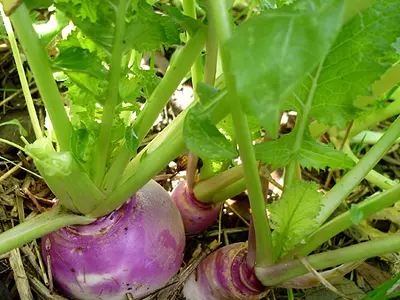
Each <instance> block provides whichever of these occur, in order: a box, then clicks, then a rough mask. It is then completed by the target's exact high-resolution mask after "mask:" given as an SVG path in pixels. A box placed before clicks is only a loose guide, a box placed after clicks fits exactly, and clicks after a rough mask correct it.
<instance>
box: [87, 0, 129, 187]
mask: <svg viewBox="0 0 400 300" xmlns="http://www.w3.org/2000/svg"><path fill="white" fill-rule="evenodd" d="M125 9H126V0H119V3H118V10H117V15H116V24H115V31H114V40H113V49H112V56H111V62H110V71H109V73H108V86H107V93H106V95H107V98H106V102H105V105H104V108H103V117H102V119H101V126H100V133H99V137H98V139H97V141H96V146H95V151H94V153H93V164H92V173H93V182H94V183H95V184H96V185H97V186H101V183H102V181H103V178H104V175H105V170H106V165H107V161H108V151H109V148H110V136H111V128H112V125H113V121H114V117H115V108H116V107H117V104H118V101H119V89H118V86H119V78H120V74H121V62H122V54H123V51H124V42H123V39H124V35H125Z"/></svg>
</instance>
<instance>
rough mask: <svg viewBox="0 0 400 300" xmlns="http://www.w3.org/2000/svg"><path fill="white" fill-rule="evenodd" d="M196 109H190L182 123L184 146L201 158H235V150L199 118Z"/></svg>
mask: <svg viewBox="0 0 400 300" xmlns="http://www.w3.org/2000/svg"><path fill="white" fill-rule="evenodd" d="M196 108H198V107H196V106H194V107H193V108H191V109H190V110H189V111H188V113H187V115H186V117H185V121H184V126H183V137H184V140H185V143H186V146H187V147H188V148H189V149H190V151H192V152H193V153H195V154H197V155H199V156H200V157H202V158H210V159H221V160H222V159H233V158H234V157H236V156H237V151H236V148H235V147H234V146H233V145H232V143H231V142H230V141H228V140H227V139H226V138H225V136H224V135H223V134H222V133H221V132H219V131H218V129H217V127H215V125H213V124H212V123H211V122H210V121H209V120H208V119H206V118H199V117H198V114H197V109H196Z"/></svg>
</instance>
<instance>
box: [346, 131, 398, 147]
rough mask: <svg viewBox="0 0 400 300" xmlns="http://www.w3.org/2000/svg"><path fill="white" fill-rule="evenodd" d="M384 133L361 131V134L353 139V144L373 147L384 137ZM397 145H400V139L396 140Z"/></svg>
mask: <svg viewBox="0 0 400 300" xmlns="http://www.w3.org/2000/svg"><path fill="white" fill-rule="evenodd" d="M382 135H383V132H380V131H368V130H366V131H361V132H360V133H359V134H357V135H356V136H354V137H353V138H352V139H351V141H350V142H351V143H352V144H361V143H362V144H367V145H373V144H376V143H377V142H378V141H379V139H380V138H381V137H382ZM396 143H400V138H398V139H397V140H396Z"/></svg>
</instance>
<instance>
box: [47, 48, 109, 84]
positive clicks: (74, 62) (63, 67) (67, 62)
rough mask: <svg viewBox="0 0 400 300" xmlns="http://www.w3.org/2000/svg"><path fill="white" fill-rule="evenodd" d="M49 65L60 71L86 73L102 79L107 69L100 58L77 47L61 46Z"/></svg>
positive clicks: (105, 75)
mask: <svg viewBox="0 0 400 300" xmlns="http://www.w3.org/2000/svg"><path fill="white" fill-rule="evenodd" d="M51 66H52V68H53V69H56V70H60V71H65V72H74V73H77V72H81V73H87V74H89V75H92V76H94V77H96V78H99V79H103V80H105V79H106V78H107V70H106V68H105V67H104V66H103V65H102V63H101V60H100V59H99V58H98V57H97V56H96V55H95V54H93V53H90V52H89V50H86V49H82V48H78V47H68V48H62V50H61V52H60V54H59V55H58V56H57V57H56V58H55V59H54V60H52V61H51Z"/></svg>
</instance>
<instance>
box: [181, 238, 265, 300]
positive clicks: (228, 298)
mask: <svg viewBox="0 0 400 300" xmlns="http://www.w3.org/2000/svg"><path fill="white" fill-rule="evenodd" d="M246 256H247V244H246V243H235V244H231V245H228V246H225V247H222V248H220V249H219V250H217V251H215V252H213V253H211V254H210V255H208V256H207V257H206V258H205V259H204V260H203V261H202V262H201V263H200V265H199V266H198V268H197V269H196V271H195V272H193V273H192V274H191V275H190V277H189V278H188V280H187V282H186V284H185V286H184V290H183V293H184V295H185V297H186V298H187V299H188V300H232V299H245V300H256V299H261V298H262V297H263V295H264V292H265V291H266V288H265V287H264V286H263V285H262V284H261V282H260V281H258V280H257V278H256V277H255V274H254V272H253V270H252V268H251V267H249V266H248V265H247V260H246V259H247V257H246Z"/></svg>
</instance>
